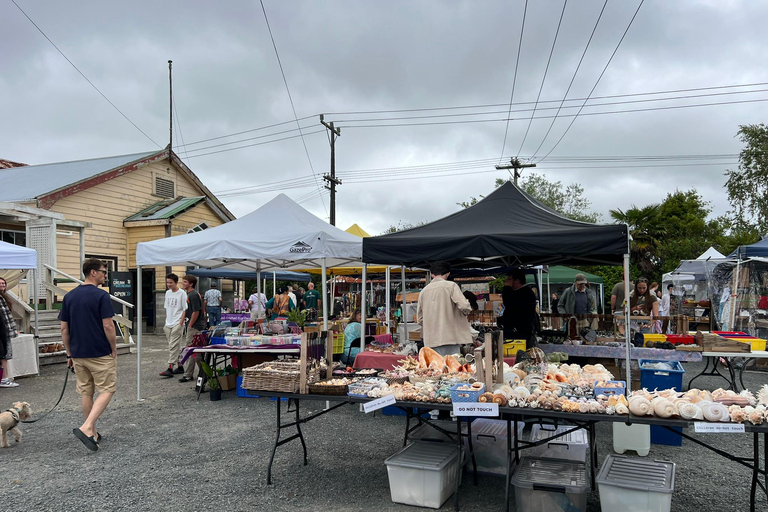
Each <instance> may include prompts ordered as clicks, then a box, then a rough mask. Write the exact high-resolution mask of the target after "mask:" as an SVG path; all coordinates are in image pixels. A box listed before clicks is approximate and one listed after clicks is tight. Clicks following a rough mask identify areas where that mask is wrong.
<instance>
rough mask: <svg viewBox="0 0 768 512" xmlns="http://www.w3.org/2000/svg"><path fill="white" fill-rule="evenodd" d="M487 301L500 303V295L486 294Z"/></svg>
mask: <svg viewBox="0 0 768 512" xmlns="http://www.w3.org/2000/svg"><path fill="white" fill-rule="evenodd" d="M488 300H492V301H497V302H501V294H500V293H490V294H488Z"/></svg>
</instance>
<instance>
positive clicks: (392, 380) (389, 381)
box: [387, 377, 408, 386]
mask: <svg viewBox="0 0 768 512" xmlns="http://www.w3.org/2000/svg"><path fill="white" fill-rule="evenodd" d="M406 382H408V377H391V378H388V379H387V385H388V386H391V385H392V384H405V383H406Z"/></svg>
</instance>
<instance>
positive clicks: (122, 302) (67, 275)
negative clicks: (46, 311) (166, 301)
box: [43, 263, 136, 308]
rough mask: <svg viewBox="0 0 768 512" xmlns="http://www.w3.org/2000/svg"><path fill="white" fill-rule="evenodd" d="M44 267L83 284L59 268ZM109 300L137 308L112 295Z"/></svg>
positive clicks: (46, 265)
mask: <svg viewBox="0 0 768 512" xmlns="http://www.w3.org/2000/svg"><path fill="white" fill-rule="evenodd" d="M43 266H44V267H45V268H47V269H48V270H50V271H51V272H56V273H57V274H61V275H62V276H64V277H66V278H67V279H71V280H72V281H74V282H76V283H77V284H83V282H82V281H81V280H80V279H78V278H76V277H72V276H71V275H69V274H67V273H66V272H62V271H61V270H59V269H57V268H54V267H52V266H50V265H48V264H46V263H43ZM109 298H110V299H112V300H113V301H115V302H117V303H118V304H122V305H123V306H127V307H129V308H134V307H136V306H134V305H133V304H131V303H130V302H126V301H124V300H123V299H119V298H117V297H115V296H114V295H112V294H109Z"/></svg>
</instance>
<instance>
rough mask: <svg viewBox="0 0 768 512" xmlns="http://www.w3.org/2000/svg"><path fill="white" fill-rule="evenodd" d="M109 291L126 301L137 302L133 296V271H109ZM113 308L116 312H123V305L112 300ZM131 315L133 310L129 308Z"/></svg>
mask: <svg viewBox="0 0 768 512" xmlns="http://www.w3.org/2000/svg"><path fill="white" fill-rule="evenodd" d="M109 293H111V294H112V295H114V296H115V297H117V298H118V299H122V300H124V301H125V302H129V303H131V304H135V303H136V301H135V300H134V297H133V273H131V272H110V273H109ZM112 308H113V309H114V311H115V313H116V314H120V315H122V314H123V305H122V304H120V303H119V302H115V301H112ZM129 316H133V310H132V309H129Z"/></svg>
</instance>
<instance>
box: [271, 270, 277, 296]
mask: <svg viewBox="0 0 768 512" xmlns="http://www.w3.org/2000/svg"><path fill="white" fill-rule="evenodd" d="M275 295H277V272H272V296H273V297H274V296H275Z"/></svg>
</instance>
